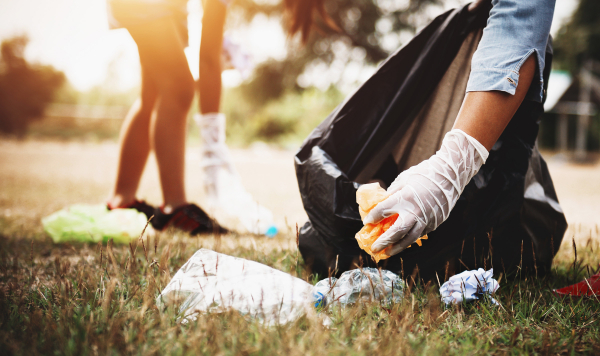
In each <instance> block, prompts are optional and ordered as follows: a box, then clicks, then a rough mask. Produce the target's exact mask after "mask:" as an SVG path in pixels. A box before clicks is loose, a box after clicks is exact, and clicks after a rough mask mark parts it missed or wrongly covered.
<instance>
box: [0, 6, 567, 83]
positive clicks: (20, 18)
mask: <svg viewBox="0 0 600 356" xmlns="http://www.w3.org/2000/svg"><path fill="white" fill-rule="evenodd" d="M457 2H458V3H465V2H466V1H463V0H458V1H456V0H455V1H453V3H457ZM576 4H577V1H576V0H557V2H556V12H555V16H554V24H553V26H552V33H553V34H555V33H556V31H557V30H558V28H559V27H560V24H562V23H563V22H564V21H565V20H567V19H568V17H569V16H570V15H571V13H572V11H573V10H574V8H575V6H576ZM452 5H454V4H452ZM188 10H189V13H190V14H189V17H188V20H189V21H188V22H189V30H190V47H188V48H187V49H186V55H187V56H188V60H189V62H190V68H191V71H192V73H193V74H194V76H196V77H197V75H198V52H199V47H200V44H199V42H200V29H201V26H200V19H201V17H202V9H201V7H200V0H190V3H189V4H188ZM23 33H25V34H27V35H28V36H29V38H30V40H31V41H30V44H29V47H28V50H27V53H26V55H27V58H28V59H30V60H34V61H39V62H42V63H48V64H52V65H54V66H55V67H56V68H58V69H60V70H62V71H64V72H65V73H66V75H67V77H68V79H69V81H70V82H71V83H72V84H73V85H74V86H75V87H76V88H78V89H81V90H85V89H88V88H91V87H93V86H94V85H98V84H101V83H103V82H105V80H106V78H107V72H108V68H109V66H111V71H112V72H113V73H112V75H111V78H112V80H113V81H114V82H115V83H114V85H115V86H116V87H117V88H120V89H125V88H130V87H132V86H135V85H137V83H138V82H139V63H138V56H137V48H136V46H135V43H134V42H133V40H132V39H131V37H130V36H129V34H128V33H127V31H126V30H124V29H119V30H109V29H108V24H107V16H106V3H105V0H0V41H1V40H3V39H6V38H9V37H11V36H14V35H18V34H23ZM229 35H230V38H231V39H232V41H233V42H236V43H239V44H243V48H244V50H245V51H246V52H248V53H249V54H250V55H251V56H252V57H253V59H254V61H255V62H260V61H263V60H265V59H267V58H269V57H272V58H282V57H283V56H285V53H286V52H285V41H286V37H285V35H284V34H283V32H282V31H281V27H280V26H279V21H278V20H277V19H269V18H266V17H264V16H263V17H257V18H256V19H255V20H254V21H253V22H252V23H251V24H250V28H249V29H244V30H240V29H238V30H232V31H230V34H229ZM111 63H112V65H111ZM223 81H224V85H229V86H233V85H236V84H237V83H239V81H240V78H239V75H236V73H234V72H232V71H226V72H225V73H224V75H223Z"/></svg>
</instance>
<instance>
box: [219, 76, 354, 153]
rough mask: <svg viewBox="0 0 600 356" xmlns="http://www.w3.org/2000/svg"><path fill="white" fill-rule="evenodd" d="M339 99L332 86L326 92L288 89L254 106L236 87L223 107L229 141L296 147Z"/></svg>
mask: <svg viewBox="0 0 600 356" xmlns="http://www.w3.org/2000/svg"><path fill="white" fill-rule="evenodd" d="M342 100H343V94H342V93H340V92H339V91H338V90H337V89H335V88H333V87H332V88H330V89H329V90H328V91H326V92H322V91H320V90H318V89H314V88H313V89H307V90H304V91H303V92H301V93H299V92H296V91H291V90H290V91H287V92H286V93H285V94H283V95H282V96H281V97H279V98H278V99H276V100H271V101H268V102H267V103H266V104H265V105H262V106H257V105H254V103H253V102H251V100H250V99H248V98H247V97H246V95H244V93H243V91H242V90H240V89H239V88H233V89H229V90H227V91H226V92H225V96H224V100H223V105H222V110H223V112H224V113H225V114H226V115H227V139H228V142H231V143H233V144H242V145H245V144H249V143H251V142H253V141H256V140H259V141H264V142H269V143H272V144H278V145H284V146H287V145H294V146H297V145H298V144H300V143H301V142H302V140H304V138H306V136H308V134H309V133H310V132H311V131H312V130H313V129H314V128H315V127H316V126H317V125H318V124H319V123H320V122H321V121H323V120H324V119H325V118H326V117H327V115H329V113H330V112H331V111H332V110H333V109H334V108H335V107H336V106H337V105H338V104H339V103H340V102H341V101H342Z"/></svg>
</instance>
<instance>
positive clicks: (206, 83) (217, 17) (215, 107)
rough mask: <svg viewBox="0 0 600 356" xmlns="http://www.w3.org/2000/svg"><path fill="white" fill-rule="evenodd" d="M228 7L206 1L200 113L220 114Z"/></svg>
mask: <svg viewBox="0 0 600 356" xmlns="http://www.w3.org/2000/svg"><path fill="white" fill-rule="evenodd" d="M225 16H226V7H225V5H224V4H223V3H222V2H221V1H219V0H206V1H204V15H203V16H202V35H201V36H202V37H201V40H200V68H199V73H200V80H199V89H200V111H201V112H202V113H203V114H206V113H211V112H219V106H220V101H221V52H222V50H223V27H224V25H225Z"/></svg>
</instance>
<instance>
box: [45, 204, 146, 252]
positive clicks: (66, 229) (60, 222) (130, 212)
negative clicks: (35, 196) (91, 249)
mask: <svg viewBox="0 0 600 356" xmlns="http://www.w3.org/2000/svg"><path fill="white" fill-rule="evenodd" d="M146 222H147V219H146V215H144V214H143V213H140V212H138V211H137V210H135V209H113V210H108V209H107V208H106V205H102V204H98V205H86V204H75V205H71V206H70V207H69V208H67V209H63V210H60V211H57V212H55V213H53V214H51V215H48V216H46V217H45V218H42V225H43V226H44V231H46V233H47V234H48V235H50V237H51V238H52V240H53V241H54V242H55V243H60V242H70V241H78V242H99V241H102V242H108V241H109V240H110V239H113V241H114V242H115V243H129V242H130V241H131V240H132V239H135V238H138V237H139V236H140V234H141V233H142V231H143V230H144V228H145V227H146Z"/></svg>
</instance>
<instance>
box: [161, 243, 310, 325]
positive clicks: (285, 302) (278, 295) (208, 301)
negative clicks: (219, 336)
mask: <svg viewBox="0 0 600 356" xmlns="http://www.w3.org/2000/svg"><path fill="white" fill-rule="evenodd" d="M311 291H312V285H311V284H309V283H307V282H305V281H303V280H301V279H299V278H296V277H293V276H291V275H289V274H287V273H284V272H281V271H279V270H276V269H274V268H271V267H269V266H265V265H263V264H261V263H258V262H254V261H248V260H245V259H243V258H237V257H232V256H227V255H224V254H221V253H217V252H214V251H211V250H207V249H200V250H198V251H197V252H196V253H195V254H194V255H193V256H192V257H191V258H190V259H189V260H188V261H187V262H186V263H185V264H184V265H183V266H182V267H181V268H180V269H179V271H177V273H176V274H175V276H173V279H171V281H170V282H169V284H168V285H167V286H166V287H165V289H164V290H163V291H162V293H161V294H160V295H159V296H158V297H157V299H156V302H157V304H158V305H161V306H169V305H179V312H180V313H181V314H182V315H183V317H184V318H185V319H188V320H189V319H193V318H194V314H196V313H207V312H210V313H221V312H224V311H226V310H228V309H234V310H237V311H238V312H240V313H242V314H245V315H248V316H250V317H254V318H258V319H259V320H261V321H262V322H264V323H265V324H268V325H274V324H285V323H288V322H291V321H293V320H296V319H297V318H298V317H300V316H301V315H303V314H304V313H306V310H307V306H308V304H307V303H308V301H309V300H310V299H309V297H310V294H311Z"/></svg>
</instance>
